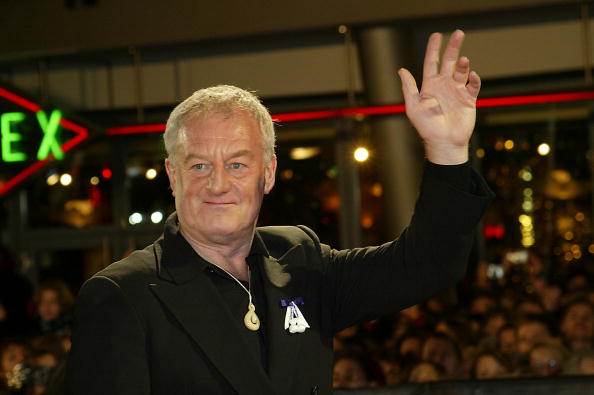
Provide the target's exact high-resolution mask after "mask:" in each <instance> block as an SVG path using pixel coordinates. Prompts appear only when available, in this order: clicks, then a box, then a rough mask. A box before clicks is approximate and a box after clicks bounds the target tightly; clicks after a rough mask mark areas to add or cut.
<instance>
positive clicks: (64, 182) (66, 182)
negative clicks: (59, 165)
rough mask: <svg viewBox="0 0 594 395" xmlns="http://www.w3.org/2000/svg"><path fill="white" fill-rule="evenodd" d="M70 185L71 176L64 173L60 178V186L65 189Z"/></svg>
mask: <svg viewBox="0 0 594 395" xmlns="http://www.w3.org/2000/svg"><path fill="white" fill-rule="evenodd" d="M71 183H72V176H71V175H70V174H68V173H64V174H62V175H61V176H60V184H62V185H64V186H65V187H67V186H68V185H70V184H71Z"/></svg>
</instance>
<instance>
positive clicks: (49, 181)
mask: <svg viewBox="0 0 594 395" xmlns="http://www.w3.org/2000/svg"><path fill="white" fill-rule="evenodd" d="M46 181H47V185H49V186H52V185H56V184H57V183H58V181H60V176H59V175H57V174H56V173H54V174H51V175H49V176H48V177H47V180H46Z"/></svg>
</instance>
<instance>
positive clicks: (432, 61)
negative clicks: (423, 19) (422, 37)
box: [423, 33, 442, 78]
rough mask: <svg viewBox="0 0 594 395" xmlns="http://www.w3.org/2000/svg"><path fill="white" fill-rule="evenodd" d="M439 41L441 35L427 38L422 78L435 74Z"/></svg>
mask: <svg viewBox="0 0 594 395" xmlns="http://www.w3.org/2000/svg"><path fill="white" fill-rule="evenodd" d="M441 39H442V35H441V33H433V34H432V35H431V36H429V40H428V41H427V49H426V50H425V61H424V63H423V78H427V77H432V76H434V75H436V74H437V70H438V67H439V49H440V48H441Z"/></svg>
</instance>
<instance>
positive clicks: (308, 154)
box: [289, 147, 321, 160]
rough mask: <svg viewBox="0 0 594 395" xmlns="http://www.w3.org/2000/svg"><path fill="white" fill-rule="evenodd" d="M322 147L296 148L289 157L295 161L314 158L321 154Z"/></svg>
mask: <svg viewBox="0 0 594 395" xmlns="http://www.w3.org/2000/svg"><path fill="white" fill-rule="evenodd" d="M320 151H321V150H320V147H295V148H293V149H291V152H290V154H289V156H290V157H291V159H293V160H304V159H309V158H313V157H314V156H316V155H318V154H319V153H320Z"/></svg>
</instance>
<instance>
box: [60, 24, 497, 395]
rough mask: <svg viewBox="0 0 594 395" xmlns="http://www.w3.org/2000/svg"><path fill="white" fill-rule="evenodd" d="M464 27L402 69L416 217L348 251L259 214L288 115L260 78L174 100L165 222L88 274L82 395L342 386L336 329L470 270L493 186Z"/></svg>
mask: <svg viewBox="0 0 594 395" xmlns="http://www.w3.org/2000/svg"><path fill="white" fill-rule="evenodd" d="M463 38H464V33H463V32H462V31H459V30H458V31H455V32H454V33H453V34H452V35H451V36H450V39H449V42H448V45H447V47H446V49H445V52H444V53H443V56H441V62H440V47H441V41H442V36H441V35H440V34H433V35H431V37H430V39H429V42H428V46H427V53H426V56H425V63H424V68H423V82H422V86H421V89H420V91H419V89H418V87H417V84H416V82H415V79H414V78H413V76H412V75H411V74H410V72H408V71H407V70H405V69H401V70H400V71H399V75H400V77H401V80H402V86H403V93H404V97H405V104H406V113H407V116H408V117H409V119H410V120H411V122H412V123H413V125H414V126H415V128H416V129H417V131H418V133H419V135H420V136H421V138H422V140H423V143H424V147H425V153H426V158H427V161H426V163H425V172H424V178H423V181H422V182H421V188H420V190H421V192H420V194H419V198H418V201H417V204H416V207H415V212H414V215H413V217H412V220H411V223H410V225H409V226H408V227H407V229H406V231H405V232H404V233H403V234H402V235H401V236H400V237H399V238H398V239H397V240H394V241H392V242H390V243H387V244H384V245H382V246H378V247H368V248H362V249H353V250H342V251H338V250H334V249H332V248H330V247H329V246H328V245H326V244H323V243H322V242H320V240H319V239H318V237H317V236H316V234H315V233H314V232H313V231H312V230H311V229H309V228H306V227H303V226H299V227H297V226H285V227H265V228H256V224H257V221H258V215H259V211H260V206H261V204H262V200H263V198H264V195H266V194H268V193H269V192H270V191H271V190H272V188H273V185H274V181H275V171H276V156H275V155H274V140H275V137H274V128H273V123H272V119H271V117H270V114H269V113H268V111H267V110H266V109H265V108H264V106H263V105H262V104H261V103H260V101H259V100H258V99H257V97H255V96H254V95H253V94H251V93H250V92H247V91H245V90H243V89H239V88H237V87H231V86H217V87H212V88H206V89H202V90H199V91H197V92H195V93H194V94H193V95H192V96H191V97H189V98H188V99H186V100H185V101H183V102H182V103H181V104H179V105H178V106H177V107H176V108H175V109H174V110H173V112H172V114H171V116H170V118H169V120H168V122H167V127H166V131H165V134H164V141H165V148H166V151H167V154H168V158H167V159H166V160H165V168H166V170H167V174H168V177H169V181H170V185H171V190H172V193H173V196H174V199H175V207H176V213H174V214H172V215H171V216H170V217H169V218H168V219H167V221H166V223H165V227H164V235H163V237H162V238H159V240H157V241H156V242H155V243H154V244H153V245H150V246H148V247H147V248H146V249H144V250H141V251H135V252H134V253H132V254H131V255H130V256H128V257H127V258H125V259H123V260H121V261H119V262H116V263H114V264H112V265H110V266H109V267H108V268H106V269H104V270H102V271H101V272H99V273H97V274H96V275H95V276H93V277H92V278H91V279H90V280H88V281H87V282H86V283H85V284H84V285H83V286H82V288H81V290H80V292H79V295H78V298H77V307H76V311H75V315H76V324H75V326H74V328H75V330H74V332H73V341H72V349H71V352H70V356H69V359H68V364H67V368H66V386H67V388H68V389H69V391H70V392H71V393H73V394H88V395H93V394H112V395H118V394H126V395H135V394H149V393H150V394H153V395H158V394H171V393H218V394H227V393H244V394H271V393H282V394H293V393H294V394H304V393H329V392H330V391H331V386H332V367H333V364H332V339H333V336H334V334H335V333H337V332H339V331H340V330H342V329H344V328H346V327H349V326H352V325H354V324H357V323H361V322H365V321H369V320H371V319H376V318H378V317H380V316H383V315H389V314H393V313H395V312H396V311H398V310H401V309H403V308H406V307H408V306H411V305H414V304H418V303H422V302H423V301H424V300H425V299H426V298H428V297H430V296H431V295H433V294H435V293H436V292H439V291H441V290H443V289H446V288H449V287H451V286H453V285H455V284H456V283H457V281H459V280H460V279H461V278H462V277H463V276H464V274H465V272H466V263H467V261H468V258H469V255H470V250H471V247H472V244H473V240H474V233H475V229H476V226H477V224H478V222H479V220H480V218H481V217H482V214H483V213H484V211H485V208H486V206H487V205H488V204H489V202H490V201H491V199H492V193H491V192H490V190H489V189H488V187H487V186H486V184H485V182H484V180H483V179H482V178H481V177H480V176H479V175H478V174H477V173H476V172H475V171H474V170H473V169H472V168H470V166H469V165H468V157H469V155H468V154H469V139H470V137H471V134H472V130H473V128H474V123H475V119H476V99H477V95H478V93H479V90H480V78H479V76H478V75H477V74H476V73H475V72H471V71H470V64H469V60H468V58H466V57H460V49H461V46H462V42H463Z"/></svg>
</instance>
